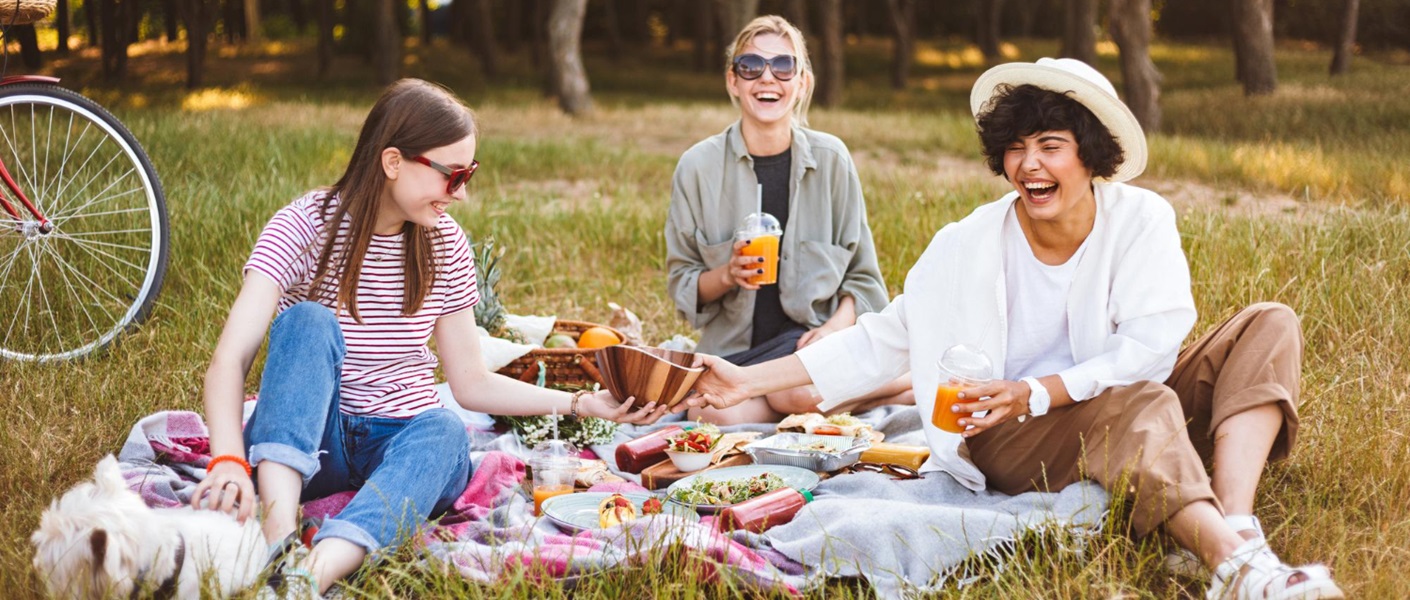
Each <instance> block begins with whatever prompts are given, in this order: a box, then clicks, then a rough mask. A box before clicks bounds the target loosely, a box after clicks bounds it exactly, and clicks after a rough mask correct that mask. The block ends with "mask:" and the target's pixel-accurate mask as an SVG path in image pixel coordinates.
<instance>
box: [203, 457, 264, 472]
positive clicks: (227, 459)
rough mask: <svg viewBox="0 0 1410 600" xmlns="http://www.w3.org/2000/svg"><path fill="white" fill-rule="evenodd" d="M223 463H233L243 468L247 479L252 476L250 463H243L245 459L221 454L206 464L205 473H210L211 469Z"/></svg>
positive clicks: (252, 470)
mask: <svg viewBox="0 0 1410 600" xmlns="http://www.w3.org/2000/svg"><path fill="white" fill-rule="evenodd" d="M223 462H233V463H235V464H237V465H240V466H242V467H245V476H246V477H249V476H250V475H253V474H254V469H251V468H250V463H248V462H245V459H243V458H240V457H238V456H235V455H234V454H222V455H220V456H217V457H215V458H212V459H211V461H210V462H208V463H206V471H210V470H211V469H213V468H215V466H216V465H218V464H220V463H223Z"/></svg>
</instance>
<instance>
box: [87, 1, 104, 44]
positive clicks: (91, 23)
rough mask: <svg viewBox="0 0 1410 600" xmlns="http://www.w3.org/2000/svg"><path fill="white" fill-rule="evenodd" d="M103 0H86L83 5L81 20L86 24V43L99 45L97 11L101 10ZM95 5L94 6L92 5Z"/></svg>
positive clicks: (100, 42)
mask: <svg viewBox="0 0 1410 600" xmlns="http://www.w3.org/2000/svg"><path fill="white" fill-rule="evenodd" d="M103 2H104V0H87V1H86V2H85V3H84V5H83V17H84V18H83V20H84V21H87V24H88V45H89V46H95V45H97V46H100V47H101V45H102V41H101V40H100V38H99V34H98V13H99V12H102V10H103V8H102V4H103ZM95 4H96V5H97V6H94V5H95Z"/></svg>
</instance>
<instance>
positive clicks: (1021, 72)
mask: <svg viewBox="0 0 1410 600" xmlns="http://www.w3.org/2000/svg"><path fill="white" fill-rule="evenodd" d="M1024 84H1028V85H1034V86H1037V87H1040V88H1043V89H1045V90H1050V91H1054V92H1057V93H1060V94H1063V95H1066V96H1067V97H1069V98H1072V99H1073V100H1076V101H1077V102H1079V103H1081V104H1082V106H1085V107H1087V110H1090V111H1092V114H1094V115H1096V116H1097V120H1099V121H1101V122H1102V124H1103V125H1106V128H1107V131H1109V132H1111V135H1112V137H1115V138H1116V143H1117V144H1120V145H1121V150H1122V151H1123V153H1124V154H1125V160H1123V161H1122V162H1121V165H1120V166H1118V167H1117V168H1116V173H1113V174H1112V176H1111V177H1110V178H1109V179H1108V180H1109V181H1112V182H1122V181H1130V180H1132V179H1135V178H1136V176H1137V175H1140V174H1141V172H1142V171H1144V170H1146V134H1145V131H1143V130H1142V129H1141V123H1140V122H1139V121H1137V120H1136V115H1134V114H1132V113H1131V109H1130V108H1127V107H1126V103H1124V102H1122V101H1121V99H1120V98H1118V97H1117V95H1116V88H1115V87H1113V86H1112V85H1111V82H1110V81H1107V78H1106V77H1104V76H1102V74H1101V73H1099V72H1098V71H1097V70H1096V69H1093V68H1092V67H1091V66H1090V65H1088V64H1087V63H1084V62H1082V61H1080V60H1076V59H1072V58H1040V59H1038V62H1035V63H1027V62H1015V63H1008V64H1002V65H999V66H997V67H994V68H992V69H989V70H988V71H985V72H984V74H983V75H980V76H979V79H978V80H976V81H975V82H974V88H973V89H971V90H970V92H969V109H970V111H971V112H972V113H974V116H975V117H978V116H979V113H980V112H981V111H983V110H984V105H985V104H987V103H988V102H989V99H990V98H992V97H993V96H994V88H996V87H998V86H1001V85H1011V86H1020V85H1024Z"/></svg>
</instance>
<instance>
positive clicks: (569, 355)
mask: <svg viewBox="0 0 1410 600" xmlns="http://www.w3.org/2000/svg"><path fill="white" fill-rule="evenodd" d="M5 1H8V0H0V2H5ZM593 327H601V328H603V329H606V330H608V331H611V332H612V333H614V334H616V335H617V338H618V339H626V336H624V335H622V332H620V331H617V330H616V329H613V328H611V327H608V326H606V325H599V324H597V323H588V322H586V321H569V320H566V319H559V320H558V322H557V323H554V324H553V331H555V332H562V333H566V334H568V335H570V336H572V337H573V338H574V339H576V338H577V337H578V336H579V335H581V334H582V332H584V331H587V330H588V329H590V328H593ZM596 355H597V350H595V349H590V348H535V349H534V350H533V351H531V352H529V353H528V354H525V355H523V356H520V357H519V358H516V359H514V362H511V363H509V364H508V365H506V366H505V367H504V368H503V369H500V370H499V374H500V375H506V376H509V377H513V378H515V379H518V380H520V381H526V382H529V383H536V382H537V381H538V376H539V364H540V363H542V364H543V367H544V373H545V375H544V385H548V386H572V387H591V386H592V384H594V383H596V384H603V385H605V382H604V381H603V380H602V373H601V372H599V371H598V370H597V358H596Z"/></svg>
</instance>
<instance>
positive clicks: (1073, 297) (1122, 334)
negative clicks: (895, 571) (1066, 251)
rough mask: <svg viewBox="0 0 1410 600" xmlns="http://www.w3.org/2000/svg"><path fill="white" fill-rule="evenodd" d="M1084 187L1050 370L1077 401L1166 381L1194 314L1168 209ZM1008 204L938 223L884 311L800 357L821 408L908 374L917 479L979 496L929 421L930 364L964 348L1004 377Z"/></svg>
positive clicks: (1111, 188)
mask: <svg viewBox="0 0 1410 600" xmlns="http://www.w3.org/2000/svg"><path fill="white" fill-rule="evenodd" d="M1093 187H1094V190H1095V192H1096V202H1097V216H1096V221H1095V223H1094V225H1093V227H1092V232H1091V233H1090V234H1089V235H1088V239H1087V250H1086V251H1085V252H1084V253H1083V255H1082V256H1081V257H1080V259H1079V262H1078V264H1077V268H1076V272H1075V273H1074V275H1073V281H1072V288H1071V291H1070V292H1069V295H1068V298H1067V316H1068V327H1069V334H1070V336H1071V339H1070V342H1071V345H1072V356H1073V358H1074V359H1075V360H1076V361H1077V364H1076V365H1075V366H1073V367H1071V368H1069V369H1066V370H1064V371H1062V372H1061V373H1058V375H1059V376H1060V377H1061V378H1062V381H1063V383H1064V384H1065V385H1066V387H1067V390H1068V393H1069V394H1070V395H1071V396H1072V398H1073V399H1075V400H1086V399H1089V398H1092V397H1095V396H1096V395H1098V394H1100V393H1101V392H1102V391H1104V390H1106V389H1107V388H1109V387H1112V386H1118V385H1126V384H1130V383H1133V382H1136V381H1142V380H1151V381H1164V380H1165V379H1166V378H1167V377H1169V375H1170V372H1171V370H1172V369H1173V368H1174V366H1175V358H1176V355H1177V354H1178V353H1179V349H1180V344H1181V342H1183V341H1184V339H1185V336H1186V335H1187V334H1188V333H1189V332H1190V329H1191V328H1192V327H1193V326H1194V323H1195V316H1196V314H1195V303H1194V297H1193V296H1192V295H1191V293H1190V270H1189V265H1188V264H1186V262H1185V254H1184V251H1183V250H1181V248H1180V234H1179V231H1178V230H1177V229H1176V227H1175V211H1174V210H1173V209H1172V208H1171V207H1170V205H1169V204H1168V203H1167V202H1166V201H1165V199H1164V198H1161V197H1160V196H1159V195H1157V194H1155V193H1154V192H1151V191H1149V190H1145V189H1141V188H1138V187H1135V186H1130V185H1125V184H1120V183H1098V184H1095V185H1094V186H1093ZM1017 197H1018V193H1017V192H1011V193H1009V194H1008V195H1006V196H1004V197H1003V198H1000V199H999V200H997V201H995V202H991V203H989V204H986V205H983V206H980V207H979V208H977V209H975V211H974V212H973V213H971V214H970V215H969V216H968V217H965V218H964V219H963V220H961V221H959V222H956V223H950V224H949V225H946V226H945V227H944V228H942V229H941V230H940V232H939V233H937V234H936V235H935V238H934V239H933V240H931V242H930V246H929V247H928V248H926V250H925V253H924V254H922V255H921V257H920V259H919V260H917V261H916V264H915V266H913V267H912V268H911V270H910V272H909V273H908V274H907V275H906V283H905V289H904V292H903V293H902V295H900V296H897V297H896V299H895V301H893V302H892V303H891V305H890V306H888V307H887V308H886V309H885V310H883V311H882V312H880V313H872V314H867V315H863V316H862V317H860V318H859V319H858V320H857V324H856V326H854V327H851V328H848V329H846V330H843V331H840V332H838V333H836V334H834V335H831V336H828V337H826V338H823V339H822V340H821V341H819V342H817V343H815V344H812V345H811V346H808V347H807V348H804V349H802V350H800V351H799V352H798V357H799V359H801V360H802V361H803V365H804V367H805V368H806V369H807V370H808V374H809V375H810V376H811V377H812V379H813V383H814V384H815V385H816V386H817V388H818V391H819V392H820V393H821V394H822V397H823V399H824V400H823V403H822V404H821V405H820V408H821V409H824V410H826V409H827V408H830V407H832V406H836V405H837V404H838V403H840V402H843V401H845V400H847V399H850V398H855V397H858V396H861V395H863V394H866V393H867V392H870V391H872V390H874V389H876V388H877V387H880V386H881V385H882V384H885V383H886V382H888V381H891V380H892V379H895V378H896V377H897V376H900V375H902V374H904V373H906V372H907V371H910V372H911V377H912V379H911V381H912V386H913V388H914V390H915V396H916V408H917V409H918V410H919V411H920V414H921V421H922V422H923V423H924V431H925V437H926V441H927V442H928V443H929V445H930V449H931V457H930V460H929V461H928V462H927V463H926V465H925V467H924V468H923V470H926V471H934V470H942V471H946V472H948V473H950V474H951V475H953V476H954V477H955V478H956V479H958V480H959V481H960V482H961V483H963V484H964V485H966V486H967V487H969V488H970V489H974V490H980V489H983V488H984V474H983V473H981V472H980V471H979V469H978V468H976V467H975V466H974V464H973V463H972V462H970V461H969V458H968V454H967V452H966V450H965V448H964V446H963V444H962V442H963V438H962V437H960V436H959V435H958V434H953V433H947V432H944V431H941V430H940V429H939V428H936V427H935V426H934V425H932V424H931V422H930V414H931V410H932V408H933V406H934V404H935V389H936V387H937V386H938V385H939V381H938V379H939V374H938V372H937V370H936V365H937V362H938V361H939V359H940V355H941V353H943V352H944V351H945V350H946V349H947V348H949V347H951V346H954V345H955V344H961V343H963V344H969V345H973V346H978V347H980V348H982V349H983V350H984V351H985V352H986V353H987V354H988V355H989V358H990V359H992V360H993V362H994V365H995V371H996V372H995V374H994V375H995V376H996V377H1005V374H1004V373H1002V370H1003V368H1004V362H1005V356H1006V354H1005V353H1006V351H1007V348H1008V339H1007V338H1008V323H1007V314H1008V310H1007V295H1006V294H1005V291H1004V287H1005V284H1004V272H1003V254H1002V252H1003V241H1002V239H1001V232H1002V231H1003V223H1004V219H1005V218H1006V217H1007V215H1008V213H1009V211H1010V210H1013V203H1014V201H1015V200H1016V199H1017ZM1039 418H1041V417H1039Z"/></svg>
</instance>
